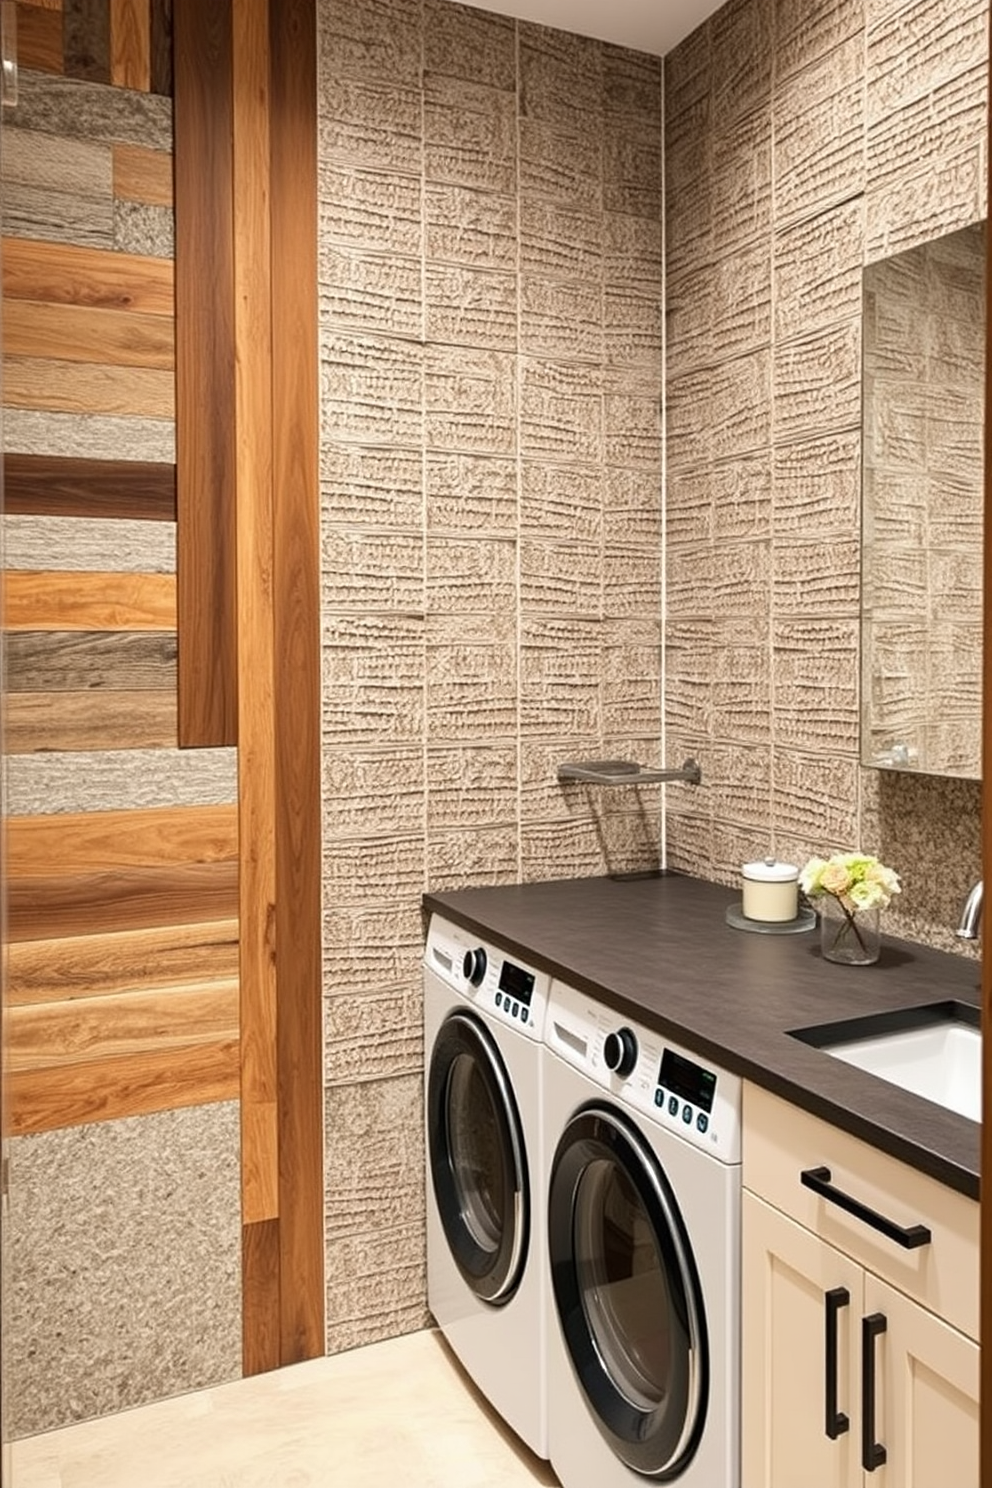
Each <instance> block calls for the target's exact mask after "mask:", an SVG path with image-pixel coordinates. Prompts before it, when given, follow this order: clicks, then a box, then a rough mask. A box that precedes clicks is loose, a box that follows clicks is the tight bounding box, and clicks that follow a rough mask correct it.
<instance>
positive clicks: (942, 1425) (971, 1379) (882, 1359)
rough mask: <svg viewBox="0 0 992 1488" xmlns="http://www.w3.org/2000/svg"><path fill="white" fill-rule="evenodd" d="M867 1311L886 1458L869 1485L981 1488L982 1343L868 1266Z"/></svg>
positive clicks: (879, 1434)
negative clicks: (879, 1321) (876, 1327)
mask: <svg viewBox="0 0 992 1488" xmlns="http://www.w3.org/2000/svg"><path fill="white" fill-rule="evenodd" d="M865 1312H866V1313H868V1314H872V1313H878V1314H881V1316H882V1317H883V1318H884V1319H885V1332H884V1334H882V1335H881V1336H880V1337H879V1338H877V1339H876V1341H875V1368H876V1374H877V1387H876V1402H877V1404H876V1416H877V1420H876V1422H875V1435H876V1438H877V1440H878V1441H880V1442H881V1443H882V1445H883V1446H884V1447H885V1451H886V1459H887V1460H886V1463H885V1466H884V1467H883V1468H881V1469H880V1470H879V1471H878V1473H877V1474H873V1475H871V1476H868V1475H867V1474H866V1481H867V1482H868V1483H869V1484H871V1485H872V1488H876V1485H877V1488H978V1481H979V1478H978V1375H979V1348H978V1344H977V1343H975V1342H974V1341H973V1340H972V1339H970V1338H966V1337H965V1336H964V1334H963V1333H959V1332H958V1331H957V1329H955V1328H952V1327H950V1326H949V1325H948V1324H947V1323H944V1322H942V1321H941V1320H940V1318H937V1317H934V1315H933V1314H932V1313H930V1312H927V1311H926V1310H925V1309H924V1308H922V1307H919V1306H918V1305H917V1304H916V1303H915V1302H911V1301H910V1300H909V1298H908V1297H904V1296H903V1295H902V1294H901V1293H900V1292H896V1291H893V1289H892V1288H891V1287H890V1286H886V1284H885V1282H883V1281H879V1279H878V1278H877V1277H875V1276H872V1274H871V1273H870V1272H868V1273H866V1275H865Z"/></svg>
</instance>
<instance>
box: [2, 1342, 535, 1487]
mask: <svg viewBox="0 0 992 1488" xmlns="http://www.w3.org/2000/svg"><path fill="white" fill-rule="evenodd" d="M383 1399H388V1400H389V1401H390V1430H389V1431H388V1432H384V1431H383V1430H382V1410H381V1402H382V1400H383ZM329 1402H330V1404H329ZM14 1466H15V1470H16V1473H17V1477H16V1482H17V1484H18V1488H71V1485H76V1488H82V1485H84V1484H94V1483H97V1482H99V1483H100V1484H101V1488H132V1485H133V1484H134V1483H137V1482H140V1483H142V1484H143V1485H145V1488H191V1485H192V1484H193V1483H195V1484H196V1485H197V1488H271V1485H272V1484H274V1483H278V1482H287V1483H288V1482H290V1481H292V1482H293V1483H294V1484H296V1485H299V1488H319V1485H324V1484H326V1483H327V1482H328V1480H330V1481H332V1482H341V1483H347V1484H348V1485H349V1488H382V1485H383V1484H384V1483H388V1482H393V1481H399V1480H401V1479H408V1480H409V1481H411V1482H420V1483H424V1484H426V1483H431V1484H433V1485H436V1488H534V1485H553V1484H554V1483H555V1481H556V1480H555V1478H554V1477H553V1475H552V1474H551V1472H550V1469H549V1468H548V1467H547V1464H545V1463H541V1462H539V1461H538V1460H537V1459H536V1458H534V1457H532V1456H531V1455H530V1454H529V1453H528V1452H527V1451H526V1450H525V1449H524V1448H523V1447H522V1446H521V1445H520V1443H519V1442H517V1440H516V1438H514V1437H513V1435H512V1433H511V1432H509V1430H508V1429H507V1428H506V1427H505V1426H504V1425H503V1424H502V1423H501V1422H500V1421H499V1419H498V1418H497V1417H496V1416H495V1413H494V1412H492V1411H491V1409H490V1408H489V1407H488V1406H487V1405H486V1403H485V1401H484V1400H483V1399H482V1397H481V1395H480V1394H479V1393H478V1392H477V1391H476V1390H475V1388H474V1386H473V1385H472V1384H471V1382H470V1381H469V1380H468V1379H467V1377H466V1376H465V1374H464V1373H463V1371H462V1370H461V1368H460V1367H459V1365H458V1364H457V1362H456V1361H455V1359H454V1356H453V1355H452V1354H451V1353H450V1352H449V1351H448V1350H447V1348H446V1346H445V1345H444V1343H443V1340H442V1339H441V1338H440V1335H439V1334H437V1333H435V1332H428V1331H426V1330H421V1331H417V1332H413V1333H410V1334H408V1335H407V1336H405V1337H402V1338H397V1339H393V1340H390V1341H388V1342H383V1343H376V1344H373V1345H370V1346H369V1347H366V1348H361V1349H358V1350H356V1351H353V1352H351V1353H346V1354H339V1355H337V1356H336V1357H334V1358H324V1359H314V1360H311V1361H310V1362H309V1363H306V1364H297V1365H293V1366H291V1367H289V1368H287V1369H280V1370H276V1371H275V1372H273V1373H271V1374H265V1375H260V1376H257V1377H256V1378H255V1379H250V1380H239V1381H237V1382H236V1383H234V1384H232V1385H228V1386H224V1387H222V1388H220V1389H217V1390H212V1391H210V1392H209V1393H206V1394H203V1395H192V1396H185V1397H183V1398H181V1399H178V1400H171V1401H163V1402H161V1403H160V1404H158V1405H155V1406H149V1407H146V1408H145V1409H143V1410H141V1411H132V1412H128V1413H126V1414H123V1415H120V1416H115V1417H112V1418H111V1419H110V1420H108V1421H106V1422H100V1423H96V1424H95V1425H94V1426H93V1427H89V1426H87V1427H76V1428H73V1429H71V1430H69V1431H67V1432H61V1433H58V1434H57V1435H55V1436H52V1437H47V1438H37V1439H35V1440H32V1441H29V1442H21V1443H18V1444H17V1446H16V1448H15V1456H14Z"/></svg>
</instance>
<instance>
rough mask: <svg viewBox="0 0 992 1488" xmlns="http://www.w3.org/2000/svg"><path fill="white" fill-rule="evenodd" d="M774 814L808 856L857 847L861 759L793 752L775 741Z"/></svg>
mask: <svg viewBox="0 0 992 1488" xmlns="http://www.w3.org/2000/svg"><path fill="white" fill-rule="evenodd" d="M774 755H775V785H774V811H775V819H776V821H779V822H782V823H787V824H788V827H789V830H790V831H791V833H792V834H793V837H794V838H795V839H798V840H800V841H803V842H806V843H808V844H809V847H808V849H807V852H808V854H812V853H818V854H820V855H823V856H829V854H830V853H831V852H839V851H842V850H844V849H849V848H855V847H858V846H860V845H861V844H860V843H859V842H858V837H859V831H858V779H859V773H858V762H857V758H856V756H853V755H849V754H845V755H839V754H836V753H833V752H828V751H827V750H825V749H816V750H805V751H803V750H792V749H787V748H785V747H784V746H782V745H780V744H778V743H777V742H776V744H775V746H774Z"/></svg>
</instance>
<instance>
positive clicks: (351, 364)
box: [320, 329, 423, 447]
mask: <svg viewBox="0 0 992 1488" xmlns="http://www.w3.org/2000/svg"><path fill="white" fill-rule="evenodd" d="M320 399H321V403H320V407H321V418H322V420H323V422H324V425H325V426H326V427H328V428H330V429H332V430H333V432H334V436H335V438H337V439H341V440H345V441H354V442H355V443H358V444H361V443H363V442H370V443H382V444H386V443H388V444H391V445H399V446H401V447H402V446H406V447H409V446H411V445H418V444H419V443H420V441H421V439H422V437H423V416H422V410H421V405H422V400H423V351H422V348H421V347H420V346H417V345H415V344H413V343H411V342H408V341H401V340H398V339H391V338H389V337H385V336H372V335H367V334H364V333H361V332H357V333H352V334H349V333H348V332H345V331H337V330H328V329H325V330H324V331H323V332H322V334H321V338H320Z"/></svg>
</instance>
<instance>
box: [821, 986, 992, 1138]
mask: <svg viewBox="0 0 992 1488" xmlns="http://www.w3.org/2000/svg"><path fill="white" fill-rule="evenodd" d="M975 1016H977V1011H976V1010H975V1009H972V1008H969V1007H967V1006H966V1005H964V1004H961V1003H938V1004H937V1005H936V1006H931V1007H927V1008H919V1009H910V1010H909V1011H908V1012H906V1013H899V1014H884V1013H882V1014H878V1015H877V1016H876V1017H875V1018H865V1019H858V1020H852V1021H851V1022H848V1023H835V1024H833V1025H830V1024H827V1025H826V1026H824V1027H820V1028H808V1029H802V1030H800V1031H798V1032H797V1034H796V1037H797V1038H800V1039H802V1040H803V1042H804V1043H810V1044H814V1045H815V1046H816V1047H817V1048H820V1049H822V1050H823V1051H824V1053H825V1054H832V1055H833V1057H834V1058H835V1059H842V1060H844V1061H845V1063H847V1064H854V1065H857V1067H858V1068H859V1069H863V1070H868V1072H869V1073H870V1074H873V1075H877V1076H878V1077H879V1079H881V1080H889V1081H890V1082H891V1083H892V1084H893V1085H900V1086H902V1088H903V1089H904V1090H911V1091H912V1092H913V1093H914V1094H915V1095H922V1096H923V1097H924V1098H925V1099H926V1100H931V1101H935V1102H936V1103H937V1105H939V1106H944V1107H945V1108H946V1109H947V1110H949V1111H957V1112H958V1113H959V1114H960V1115H961V1116H967V1117H968V1118H969V1120H971V1121H981V1119H982V1034H981V1030H980V1028H978V1027H976V1026H974V1024H973V1022H972V1019H973V1018H974V1017H975ZM907 1020H908V1021H907ZM872 1025H874V1027H873V1026H872Z"/></svg>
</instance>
